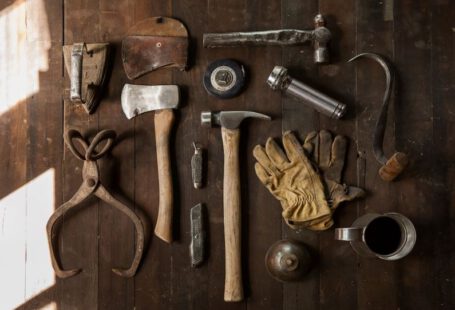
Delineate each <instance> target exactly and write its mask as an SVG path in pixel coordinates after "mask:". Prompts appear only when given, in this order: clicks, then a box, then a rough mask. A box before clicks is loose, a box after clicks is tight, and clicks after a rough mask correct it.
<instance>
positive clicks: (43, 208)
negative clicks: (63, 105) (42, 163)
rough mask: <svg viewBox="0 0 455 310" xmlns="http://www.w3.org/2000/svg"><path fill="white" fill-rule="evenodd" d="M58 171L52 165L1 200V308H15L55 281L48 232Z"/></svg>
mask: <svg viewBox="0 0 455 310" xmlns="http://www.w3.org/2000/svg"><path fill="white" fill-rule="evenodd" d="M54 174H55V171H54V169H53V168H51V169H48V170H47V171H45V172H44V173H42V174H41V175H39V176H38V177H36V178H34V179H33V180H31V181H30V182H28V183H27V184H25V185H24V186H22V187H20V188H19V189H17V190H16V191H14V192H13V193H11V194H9V195H8V196H6V197H5V198H3V199H1V200H0V249H1V254H0V275H1V276H0V309H1V310H3V309H5V310H6V309H14V308H15V307H17V306H20V305H21V304H23V303H24V302H26V301H27V300H28V299H30V298H32V297H33V296H36V295H38V294H39V293H40V292H42V291H44V290H46V289H48V288H49V287H51V286H52V285H54V284H55V276H54V272H53V269H52V265H51V259H50V254H49V248H48V244H47V235H46V223H47V220H48V218H49V217H50V215H51V214H52V212H53V211H54V185H55V184H54V177H55V176H54ZM49 305H50V304H49ZM46 309H53V308H46Z"/></svg>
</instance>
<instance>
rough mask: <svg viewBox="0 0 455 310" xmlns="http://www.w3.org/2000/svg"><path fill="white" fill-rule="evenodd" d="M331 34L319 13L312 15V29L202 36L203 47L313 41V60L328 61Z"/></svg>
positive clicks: (288, 44) (290, 44) (207, 34)
mask: <svg viewBox="0 0 455 310" xmlns="http://www.w3.org/2000/svg"><path fill="white" fill-rule="evenodd" d="M331 37H332V34H331V32H330V30H329V29H328V28H326V27H325V19H324V17H323V16H322V15H321V14H317V15H316V16H315V17H314V29H312V30H297V29H282V30H268V31H252V32H228V33H206V34H204V37H203V44H204V47H209V48H211V47H226V46H265V45H281V46H295V45H302V44H305V43H308V42H312V43H313V47H314V62H315V63H318V64H319V63H327V62H329V50H328V43H329V41H330V39H331Z"/></svg>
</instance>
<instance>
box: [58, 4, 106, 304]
mask: <svg viewBox="0 0 455 310" xmlns="http://www.w3.org/2000/svg"><path fill="white" fill-rule="evenodd" d="M64 16H65V21H64V26H63V38H64V44H73V43H75V42H99V41H100V40H101V38H100V36H99V32H98V29H99V3H98V2H86V1H64ZM64 75H65V82H64V85H65V88H69V75H68V73H67V72H66V71H65V73H64ZM63 105H64V113H63V129H64V131H65V130H67V129H69V128H75V129H77V130H80V131H81V133H82V134H84V135H87V134H88V133H92V134H93V133H94V132H97V131H98V115H97V114H93V115H90V116H89V115H87V113H86V112H85V111H84V109H83V107H82V106H81V105H78V104H74V103H72V102H70V101H69V100H68V98H65V100H64V103H63ZM63 149H64V153H63V177H62V178H63V181H62V183H63V200H64V201H67V200H68V199H70V198H71V197H72V195H73V194H74V193H75V192H76V191H77V189H78V188H79V186H80V184H81V182H82V179H81V172H82V162H81V161H79V160H78V159H76V158H75V156H74V155H73V154H72V153H71V152H70V151H69V150H68V148H67V147H66V146H65V145H64V146H63ZM98 206H99V203H98V202H97V200H96V199H90V200H88V201H87V202H85V203H83V204H81V205H80V206H79V209H78V210H79V211H78V212H73V213H70V214H67V215H66V216H65V217H64V219H63V225H62V229H61V232H60V240H61V241H60V243H59V245H60V248H61V250H60V253H61V254H60V255H61V257H62V265H63V267H64V268H75V267H81V268H83V271H82V272H81V273H80V274H78V275H77V276H75V277H72V278H69V279H65V280H62V281H60V284H59V295H60V300H59V301H58V304H57V305H58V307H61V308H84V309H97V308H98V306H99V305H98V289H99V288H98V281H99V274H98V270H99V268H98V267H99V251H98V245H99V242H98V233H99V226H98V217H99V213H98ZM69 292H71V293H69Z"/></svg>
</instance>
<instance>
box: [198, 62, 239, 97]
mask: <svg viewBox="0 0 455 310" xmlns="http://www.w3.org/2000/svg"><path fill="white" fill-rule="evenodd" d="M203 83H204V87H205V90H206V91H207V92H208V93H209V94H211V95H213V96H215V97H218V98H221V99H228V98H232V97H235V96H237V95H238V94H240V92H241V91H242V89H243V87H244V86H245V69H244V68H243V65H241V64H239V63H238V62H236V61H234V60H232V59H219V60H216V61H214V62H212V63H211V64H210V65H209V66H208V67H207V70H206V71H205V73H204V79H203Z"/></svg>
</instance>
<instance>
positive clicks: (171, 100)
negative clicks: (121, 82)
mask: <svg viewBox="0 0 455 310" xmlns="http://www.w3.org/2000/svg"><path fill="white" fill-rule="evenodd" d="M179 101H180V93H179V88H178V86H177V85H153V86H146V85H131V84H125V86H123V90H122V109H123V112H124V113H125V115H126V117H127V118H128V119H131V118H133V117H135V116H136V115H139V114H142V113H145V112H150V111H155V110H162V109H176V108H178V106H179Z"/></svg>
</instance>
